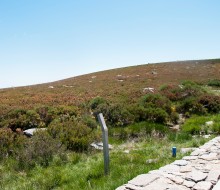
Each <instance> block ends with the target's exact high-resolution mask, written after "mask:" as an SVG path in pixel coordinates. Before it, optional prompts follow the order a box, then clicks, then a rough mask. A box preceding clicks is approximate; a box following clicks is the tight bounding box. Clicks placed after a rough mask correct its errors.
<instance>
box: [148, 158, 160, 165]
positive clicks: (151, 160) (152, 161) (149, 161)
mask: <svg viewBox="0 0 220 190" xmlns="http://www.w3.org/2000/svg"><path fill="white" fill-rule="evenodd" d="M156 162H158V159H157V158H156V159H149V160H147V161H146V163H147V164H151V163H156Z"/></svg>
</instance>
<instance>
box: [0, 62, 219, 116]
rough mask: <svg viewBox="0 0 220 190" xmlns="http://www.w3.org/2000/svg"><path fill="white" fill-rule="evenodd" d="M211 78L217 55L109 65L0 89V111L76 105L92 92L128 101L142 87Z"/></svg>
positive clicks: (215, 73) (216, 68) (215, 76)
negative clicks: (115, 66)
mask: <svg viewBox="0 0 220 190" xmlns="http://www.w3.org/2000/svg"><path fill="white" fill-rule="evenodd" d="M211 79H220V59H215V60H201V61H199V60H195V61H180V62H169V63H168V62H167V63H159V64H146V65H140V66H133V67H126V68H120V69H113V70H108V71H102V72H97V73H92V74H87V75H82V76H78V77H73V78H69V79H65V80H61V81H57V82H53V83H46V84H40V85H34V86H27V87H19V88H9V89H0V108H1V111H0V112H1V113H3V112H6V111H8V110H11V109H14V108H28V109H30V108H34V107H37V106H41V105H79V104H81V103H83V102H85V101H88V100H91V99H92V98H94V97H96V96H101V97H104V98H106V99H108V100H110V101H112V102H119V101H120V102H121V101H124V102H132V101H134V100H135V99H136V98H139V97H140V96H141V95H143V94H144V92H143V89H144V88H148V87H150V88H154V89H155V91H157V90H158V89H159V87H160V86H161V85H163V84H180V82H181V81H183V80H191V81H196V82H199V83H204V84H206V83H207V82H208V81H209V80H211ZM27 80H28V79H27Z"/></svg>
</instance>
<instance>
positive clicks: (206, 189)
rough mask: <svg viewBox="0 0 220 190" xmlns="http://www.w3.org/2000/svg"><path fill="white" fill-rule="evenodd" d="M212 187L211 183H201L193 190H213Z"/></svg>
mask: <svg viewBox="0 0 220 190" xmlns="http://www.w3.org/2000/svg"><path fill="white" fill-rule="evenodd" d="M212 186H213V185H212V183H211V182H208V181H201V182H199V183H197V184H196V185H195V186H194V187H193V190H211V188H212Z"/></svg>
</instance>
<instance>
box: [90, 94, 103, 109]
mask: <svg viewBox="0 0 220 190" xmlns="http://www.w3.org/2000/svg"><path fill="white" fill-rule="evenodd" d="M106 103H107V101H106V100H105V99H104V98H102V97H99V96H98V97H96V98H94V99H92V100H91V101H90V103H89V105H90V108H91V109H92V110H95V109H96V108H97V107H98V106H99V105H101V104H106Z"/></svg>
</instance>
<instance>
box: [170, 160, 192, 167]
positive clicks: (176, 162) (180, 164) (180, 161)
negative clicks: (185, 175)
mask: <svg viewBox="0 0 220 190" xmlns="http://www.w3.org/2000/svg"><path fill="white" fill-rule="evenodd" d="M188 163H189V162H187V161H186V160H176V161H175V162H173V163H172V164H174V165H177V166H186V165H187V164H188Z"/></svg>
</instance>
